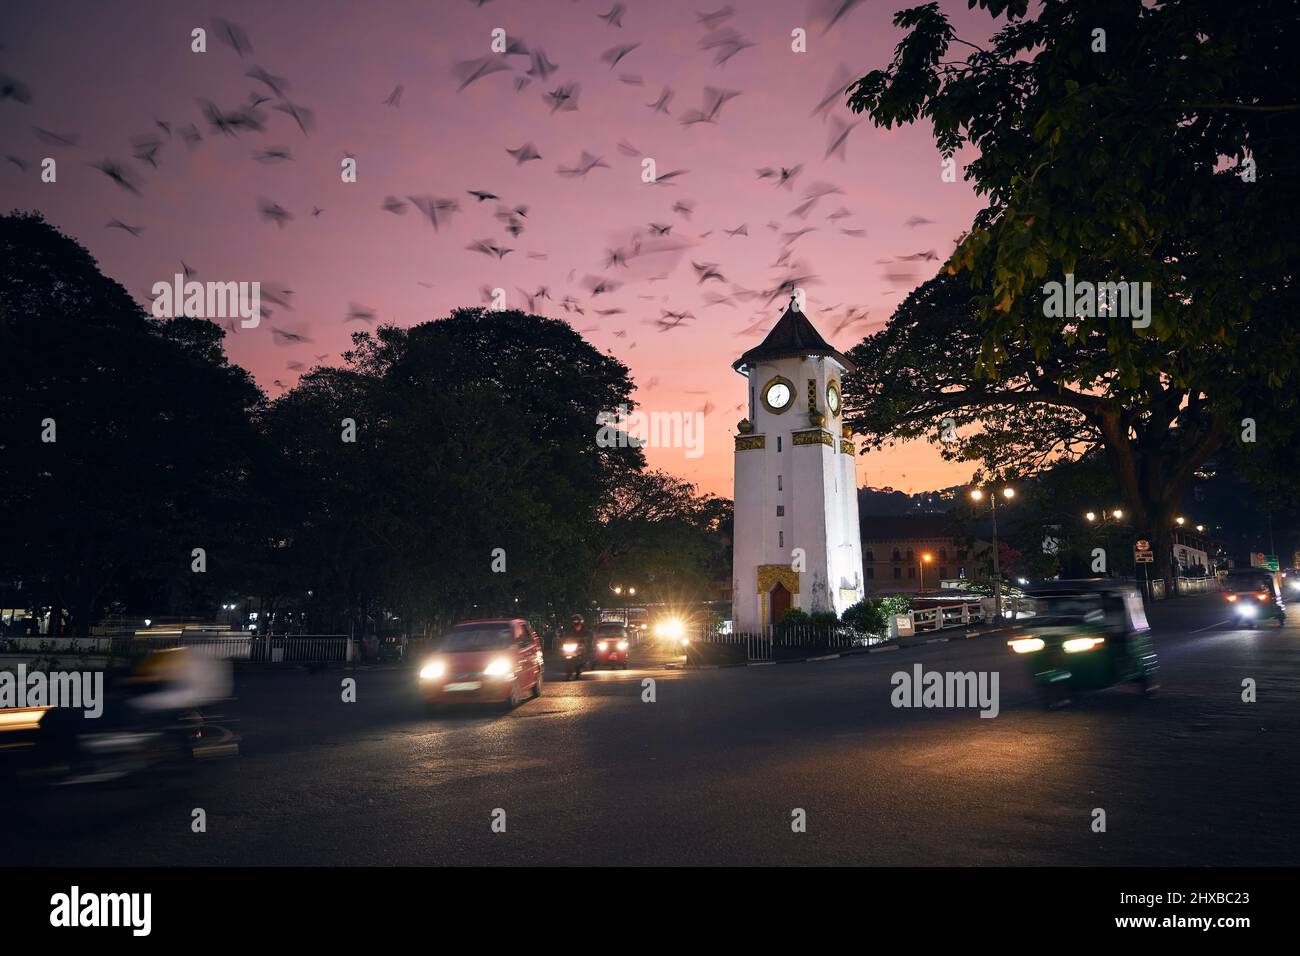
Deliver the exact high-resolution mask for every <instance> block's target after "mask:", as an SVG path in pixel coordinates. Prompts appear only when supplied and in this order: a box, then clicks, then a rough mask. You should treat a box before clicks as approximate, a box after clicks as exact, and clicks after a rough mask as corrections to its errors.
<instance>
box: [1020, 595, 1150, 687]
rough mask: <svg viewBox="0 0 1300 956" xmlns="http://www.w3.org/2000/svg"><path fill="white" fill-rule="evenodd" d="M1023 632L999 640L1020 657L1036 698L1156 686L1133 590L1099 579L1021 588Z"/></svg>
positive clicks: (1144, 622)
mask: <svg viewBox="0 0 1300 956" xmlns="http://www.w3.org/2000/svg"><path fill="white" fill-rule="evenodd" d="M1025 597H1026V602H1025V607H1024V610H1023V611H1022V619H1023V632H1022V633H1020V634H1018V635H1016V636H1015V637H1013V638H1012V639H1011V640H1010V641H1008V642H1007V644H1008V645H1009V646H1010V648H1011V650H1012V651H1014V652H1015V653H1016V654H1019V655H1021V656H1022V657H1023V658H1024V659H1025V663H1026V664H1027V665H1028V667H1029V674H1030V676H1031V677H1032V678H1033V680H1034V683H1035V684H1037V685H1038V687H1039V690H1040V693H1041V697H1042V700H1043V703H1044V704H1045V705H1046V706H1048V707H1056V706H1060V705H1061V704H1064V703H1067V702H1068V701H1069V700H1070V698H1071V696H1072V695H1073V694H1076V693H1081V692H1084V691H1093V690H1101V689H1103V688H1106V687H1110V686H1112V685H1114V684H1120V683H1128V682H1132V683H1134V684H1136V685H1137V686H1138V688H1139V689H1140V690H1141V691H1142V692H1143V693H1144V694H1146V695H1147V696H1150V695H1151V694H1154V693H1155V691H1156V688H1157V687H1158V686H1159V685H1158V684H1157V683H1156V672H1157V669H1158V667H1159V664H1158V662H1157V660H1156V650H1155V645H1154V644H1153V643H1152V641H1151V628H1150V626H1149V625H1148V624H1147V619H1146V612H1145V611H1144V610H1143V607H1142V596H1141V595H1140V594H1139V593H1138V591H1137V589H1136V588H1134V587H1132V586H1131V585H1127V584H1119V583H1116V582H1113V581H1110V580H1106V579H1089V580H1080V581H1049V582H1046V583H1044V584H1040V585H1037V586H1036V587H1031V588H1027V589H1026V591H1025Z"/></svg>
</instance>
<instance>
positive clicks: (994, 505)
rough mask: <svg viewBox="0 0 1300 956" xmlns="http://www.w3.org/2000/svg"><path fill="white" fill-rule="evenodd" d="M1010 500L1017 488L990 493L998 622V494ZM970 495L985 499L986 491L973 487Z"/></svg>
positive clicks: (1000, 607) (999, 566)
mask: <svg viewBox="0 0 1300 956" xmlns="http://www.w3.org/2000/svg"><path fill="white" fill-rule="evenodd" d="M999 493H1000V494H1001V495H1002V497H1003V498H1006V499H1007V500H1008V501H1010V500H1011V499H1012V498H1014V497H1015V496H1016V489H1014V488H1011V487H1006V488H1003V489H1001V491H1000V492H998V491H994V492H993V493H992V494H990V495H989V496H988V497H989V502H990V504H991V507H992V510H993V616H994V617H995V618H997V621H998V624H1001V623H1002V566H1001V563H1000V562H999V559H998V494H999ZM970 496H971V498H972V500H974V501H983V500H984V492H983V491H981V490H980V489H978V488H972V489H971V493H970Z"/></svg>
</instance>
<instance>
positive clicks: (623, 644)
mask: <svg viewBox="0 0 1300 956" xmlns="http://www.w3.org/2000/svg"><path fill="white" fill-rule="evenodd" d="M618 649H619V650H620V651H625V650H627V641H619V642H618Z"/></svg>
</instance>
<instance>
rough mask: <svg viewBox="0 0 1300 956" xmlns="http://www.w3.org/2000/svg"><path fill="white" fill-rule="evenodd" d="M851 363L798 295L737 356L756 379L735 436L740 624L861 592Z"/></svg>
mask: <svg viewBox="0 0 1300 956" xmlns="http://www.w3.org/2000/svg"><path fill="white" fill-rule="evenodd" d="M853 367H854V366H853V363H852V362H850V361H849V360H848V359H847V358H846V357H845V356H843V355H842V354H840V353H839V352H837V351H836V350H835V349H834V348H832V347H831V345H830V344H829V343H828V342H827V341H826V340H825V339H823V338H822V337H821V335H820V334H818V332H817V330H816V329H815V328H814V327H813V324H812V323H811V322H809V321H808V318H807V317H806V316H805V315H804V314H803V313H802V312H801V311H800V310H799V306H798V303H797V301H796V300H795V298H793V297H791V299H790V305H789V306H787V308H786V310H785V312H784V313H783V314H782V316H781V318H780V319H778V320H777V323H776V325H774V326H773V327H772V331H771V332H769V333H768V335H767V338H765V339H764V340H763V341H762V342H761V343H760V344H759V345H756V346H755V347H754V348H752V349H750V350H749V351H748V352H746V353H745V354H744V355H742V356H741V357H740V358H739V359H737V360H736V362H735V363H734V364H733V365H732V368H734V369H735V370H736V371H737V372H739V373H740V374H741V375H743V376H745V378H746V379H747V380H748V382H749V415H748V416H747V417H746V418H744V419H742V420H741V422H740V424H739V426H738V429H739V432H740V434H738V435H737V436H736V480H735V532H734V536H733V547H734V551H733V555H732V572H731V578H732V582H731V583H732V617H733V618H734V620H735V629H736V631H738V632H748V633H754V632H759V631H762V630H765V629H766V628H768V627H770V626H772V625H773V624H775V623H776V622H777V621H778V620H780V618H781V616H782V615H783V614H784V613H785V612H786V611H787V610H789V609H790V608H792V607H797V608H801V609H803V610H804V611H807V612H808V613H810V614H811V613H814V612H816V611H834V612H835V613H836V614H842V613H843V612H844V610H845V609H846V608H848V607H850V606H851V605H853V604H856V603H857V602H858V601H860V600H862V597H863V580H862V539H861V534H860V532H859V528H858V493H857V492H858V489H857V474H856V469H855V462H856V459H855V455H854V448H853V441H852V433H851V432H850V431H849V428H848V427H847V426H846V425H844V424H843V414H844V409H843V401H842V399H841V396H840V388H841V385H840V377H841V376H842V375H843V374H844V372H846V371H852V370H853Z"/></svg>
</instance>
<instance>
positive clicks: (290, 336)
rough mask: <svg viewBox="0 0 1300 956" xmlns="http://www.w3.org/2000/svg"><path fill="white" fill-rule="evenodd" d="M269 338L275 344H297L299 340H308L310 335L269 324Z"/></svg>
mask: <svg viewBox="0 0 1300 956" xmlns="http://www.w3.org/2000/svg"><path fill="white" fill-rule="evenodd" d="M271 339H272V340H273V341H274V342H275V344H276V345H297V344H298V343H300V342H310V341H311V337H310V336H308V335H304V334H303V333H301V332H289V331H286V330H285V329H280V328H276V327H275V326H274V325H273V326H271Z"/></svg>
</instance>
